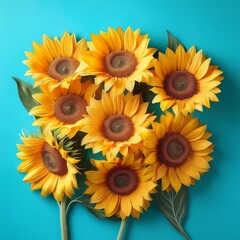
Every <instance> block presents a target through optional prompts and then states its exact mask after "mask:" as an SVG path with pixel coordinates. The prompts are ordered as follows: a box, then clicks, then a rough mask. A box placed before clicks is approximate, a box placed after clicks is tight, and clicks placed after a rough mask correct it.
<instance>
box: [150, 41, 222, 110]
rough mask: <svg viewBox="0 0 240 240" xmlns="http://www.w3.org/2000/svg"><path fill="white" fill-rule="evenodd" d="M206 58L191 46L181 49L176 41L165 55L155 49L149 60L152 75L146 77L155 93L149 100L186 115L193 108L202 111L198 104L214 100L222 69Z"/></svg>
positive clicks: (215, 99)
mask: <svg viewBox="0 0 240 240" xmlns="http://www.w3.org/2000/svg"><path fill="white" fill-rule="evenodd" d="M210 61H211V59H210V58H207V59H206V56H205V55H204V54H203V53H202V50H200V51H198V52H196V48H195V47H191V48H190V49H189V50H188V51H185V50H184V48H183V47H182V46H181V45H179V46H178V47H177V49H176V52H175V53H174V52H173V51H172V50H171V49H169V48H167V50H166V54H165V55H164V54H163V53H159V57H158V60H157V59H154V60H153V66H154V69H155V71H154V77H153V78H151V80H150V81H149V85H151V86H153V88H152V89H151V90H152V91H153V92H154V93H155V94H156V96H155V98H154V99H153V103H157V102H160V108H161V109H162V111H166V110H168V109H169V108H172V110H173V112H174V113H175V114H179V113H180V112H182V113H183V114H184V115H187V113H188V112H189V113H192V112H193V111H194V109H197V110H199V111H202V106H206V107H208V108H209V107H210V101H214V102H218V101H219V100H218V98H217V96H216V94H217V93H219V92H220V89H219V88H218V87H217V86H218V85H219V84H220V83H221V81H222V80H223V77H222V76H221V74H222V71H220V70H219V69H218V66H214V65H210Z"/></svg>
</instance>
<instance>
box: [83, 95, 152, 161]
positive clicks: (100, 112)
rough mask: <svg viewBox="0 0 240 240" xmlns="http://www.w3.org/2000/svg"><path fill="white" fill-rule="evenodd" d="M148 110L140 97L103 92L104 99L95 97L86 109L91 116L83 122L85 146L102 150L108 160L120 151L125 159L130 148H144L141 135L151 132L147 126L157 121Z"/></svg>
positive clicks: (87, 116) (96, 150)
mask: <svg viewBox="0 0 240 240" xmlns="http://www.w3.org/2000/svg"><path fill="white" fill-rule="evenodd" d="M147 107H148V103H143V102H142V101H141V97H140V95H139V94H138V95H132V93H128V94H127V95H126V96H125V95H124V94H121V95H117V96H116V95H114V93H113V92H110V93H106V92H104V91H103V93H102V99H101V100H96V99H93V98H92V99H91V100H90V104H89V106H88V107H87V112H88V115H86V116H85V118H84V119H83V120H82V123H83V127H82V131H83V132H85V133H87V134H86V135H85V136H84V138H83V139H82V145H85V148H92V150H93V152H94V153H97V152H100V151H102V153H103V155H106V157H107V159H112V158H114V157H115V156H116V155H117V154H118V152H120V153H121V154H122V155H124V156H126V155H127V153H128V149H133V150H136V149H139V148H141V140H142V139H141V137H140V134H141V133H143V132H146V131H149V130H148V129H147V127H148V126H149V125H150V123H151V122H152V121H153V120H154V119H155V117H154V116H152V115H151V114H149V113H146V111H147Z"/></svg>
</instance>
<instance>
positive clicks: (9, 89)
mask: <svg viewBox="0 0 240 240" xmlns="http://www.w3.org/2000/svg"><path fill="white" fill-rule="evenodd" d="M239 9H240V2H239V1H237V0H213V1H210V0H196V1H192V0H182V1H178V0H168V1H166V0H165V1H163V0H156V1H154V0H148V1H141V0H139V1H130V0H121V1H110V0H107V1H98V0H92V1H90V0H86V1H81V0H79V1H71V0H68V1H59V0H58V1H56V0H54V1H50V0H36V1H30V0H0V56H1V58H0V62H1V63H0V103H1V107H0V116H1V117H0V121H1V124H0V128H1V131H0V133H1V137H0V239H1V240H42V239H46V240H59V239H60V227H59V210H58V206H57V204H56V202H55V201H54V200H53V199H52V198H51V197H47V198H44V199H43V198H41V197H40V193H39V191H34V192H31V191H30V184H25V183H23V182H22V179H23V177H24V176H25V174H21V173H18V172H17V166H18V165H19V163H20V160H19V159H18V158H17V157H16V153H17V148H16V144H17V143H20V139H19V134H20V133H21V131H22V130H23V129H24V130H26V131H28V132H31V131H33V128H32V127H31V124H32V118H31V117H30V116H29V115H28V113H27V111H26V110H25V109H24V107H23V106H22V104H21V102H20V100H19V98H18V95H17V88H16V84H15V82H14V81H13V80H12V79H11V76H16V77H19V78H22V79H23V80H25V81H27V82H29V83H32V82H33V81H32V79H31V78H28V77H25V76H24V74H25V72H26V70H27V67H26V66H25V65H23V64H22V61H23V60H25V59H26V57H25V55H24V51H31V50H32V48H31V42H32V41H36V42H40V43H41V42H42V35H43V34H47V35H49V36H51V37H54V36H58V37H61V35H62V34H63V32H64V31H69V32H70V33H75V34H76V35H77V36H78V37H79V38H80V37H85V38H87V39H88V40H90V33H97V34H98V33H99V31H100V30H103V31H106V30H107V27H108V26H112V27H114V28H116V27H117V26H118V25H120V26H121V27H123V28H124V29H125V28H126V27H127V26H131V27H132V28H133V29H137V28H141V32H142V33H143V34H146V33H148V34H149V37H150V38H151V42H150V45H151V46H153V47H157V48H159V49H160V50H162V51H164V50H165V47H166V43H167V35H166V30H169V31H170V32H171V33H172V34H173V35H175V36H176V37H177V38H178V39H180V40H181V41H182V42H183V43H184V45H185V46H186V47H187V48H189V47H191V46H192V45H196V46H197V48H198V49H203V50H204V52H205V53H206V54H207V56H209V57H211V58H212V63H214V64H217V65H219V66H220V69H222V70H223V71H224V76H225V80H224V81H223V84H222V85H221V86H220V87H221V89H222V93H221V94H219V95H218V96H219V98H220V102H219V103H213V104H212V105H211V106H212V108H211V109H206V108H205V109H204V112H203V113H197V114H196V115H197V116H198V117H199V118H200V120H201V121H203V123H205V124H208V130H209V131H210V132H212V133H213V137H212V138H211V140H212V141H213V142H214V143H215V144H216V147H215V152H214V154H213V157H214V158H215V159H214V161H212V162H211V170H210V171H209V172H208V173H206V174H205V175H203V176H202V179H201V180H200V181H198V182H197V183H196V185H195V187H191V188H190V191H189V193H190V196H189V198H190V199H189V210H188V214H187V218H186V221H185V222H184V227H185V229H186V231H187V232H188V233H189V235H190V236H191V237H192V239H193V240H212V239H218V240H226V239H230V240H239V239H240V206H239V204H240V181H239V169H240V161H239V149H240V140H239V139H240V127H239V120H240V108H239V102H240V71H239V69H240V57H239V56H240V48H239V39H240V14H239ZM69 225H70V229H69V230H70V234H71V240H87V239H90V240H91V239H98V240H112V239H116V236H117V232H118V228H119V223H118V222H112V221H110V220H99V219H96V218H95V217H94V216H93V215H91V214H90V213H89V212H88V211H87V210H86V209H84V207H82V206H80V205H74V207H73V208H72V210H71V212H70V215H69ZM145 239H148V240H152V239H158V240H160V239H161V240H182V239H183V237H182V236H181V235H180V234H179V233H178V232H177V231H176V230H175V229H174V228H173V227H172V226H171V225H170V224H169V223H168V222H167V221H166V220H165V218H164V217H163V215H161V214H160V212H158V210H157V209H156V207H155V206H152V207H151V208H150V210H149V211H147V212H145V213H144V214H143V215H142V216H141V218H140V220H134V219H131V220H130V221H129V225H128V227H127V230H126V232H125V238H124V240H145Z"/></svg>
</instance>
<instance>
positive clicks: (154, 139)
mask: <svg viewBox="0 0 240 240" xmlns="http://www.w3.org/2000/svg"><path fill="white" fill-rule="evenodd" d="M206 128H207V126H206V125H204V126H202V125H201V124H200V122H198V120H197V118H193V117H192V116H191V115H188V116H184V115H183V114H179V115H178V116H174V115H173V114H171V113H169V112H167V113H166V115H162V116H161V119H160V123H157V122H154V123H152V131H151V133H150V134H149V133H148V134H144V136H143V145H144V147H145V151H146V152H145V155H146V163H147V164H153V166H154V169H153V174H154V176H153V178H154V180H158V179H161V180H162V183H161V184H162V190H171V189H172V188H173V189H174V190H175V191H176V192H178V191H179V190H180V188H181V186H182V184H184V185H186V186H190V185H191V184H194V182H195V180H196V179H197V180H198V179H200V175H201V174H203V173H204V172H207V171H208V169H209V168H210V166H209V163H208V162H209V161H211V160H212V157H210V156H209V154H210V153H211V152H213V147H214V145H213V144H212V143H211V142H209V141H208V140H207V139H208V138H209V137H210V136H211V134H210V133H208V132H206Z"/></svg>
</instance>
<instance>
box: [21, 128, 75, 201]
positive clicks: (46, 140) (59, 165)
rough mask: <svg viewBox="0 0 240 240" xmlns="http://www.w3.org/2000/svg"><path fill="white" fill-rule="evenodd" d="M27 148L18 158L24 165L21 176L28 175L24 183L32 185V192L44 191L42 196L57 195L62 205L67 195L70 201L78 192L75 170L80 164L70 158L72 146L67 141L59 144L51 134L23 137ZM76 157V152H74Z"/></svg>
mask: <svg viewBox="0 0 240 240" xmlns="http://www.w3.org/2000/svg"><path fill="white" fill-rule="evenodd" d="M21 139H22V141H23V144H18V145H17V147H18V149H19V150H20V152H19V153H17V156H18V157H19V158H20V159H21V160H22V161H23V162H22V163H21V164H20V165H19V166H18V171H19V172H26V173H27V175H26V176H25V178H24V179H23V180H24V182H31V183H32V185H31V189H32V190H36V189H42V191H41V196H42V197H44V196H46V195H47V194H50V193H53V195H54V198H55V199H56V200H57V201H62V199H63V197H64V195H65V194H66V195H67V196H68V197H69V198H71V197H72V194H73V193H74V188H76V189H78V184H77V181H76V174H77V173H78V170H77V168H76V166H75V164H77V163H78V162H79V160H77V159H75V158H72V157H70V156H69V152H70V151H71V146H70V145H71V144H67V146H68V149H66V147H65V146H64V143H65V141H66V140H65V139H62V140H60V141H58V140H57V139H56V136H53V135H52V133H51V132H50V131H46V130H45V131H44V134H43V135H42V134H38V135H37V134H34V135H30V136H25V134H23V136H22V137H21ZM75 154H76V153H75ZM73 155H74V152H73Z"/></svg>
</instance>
